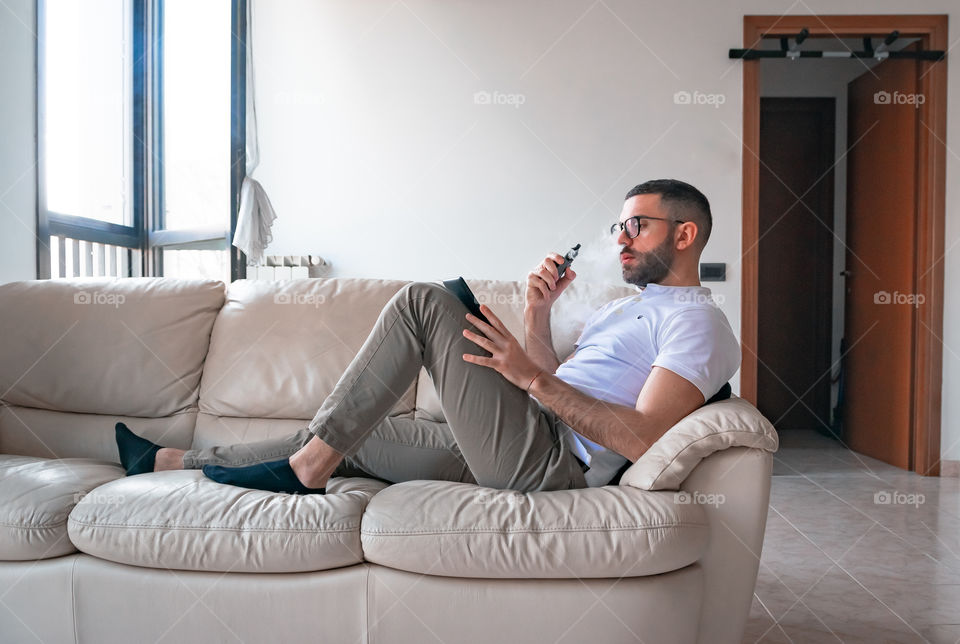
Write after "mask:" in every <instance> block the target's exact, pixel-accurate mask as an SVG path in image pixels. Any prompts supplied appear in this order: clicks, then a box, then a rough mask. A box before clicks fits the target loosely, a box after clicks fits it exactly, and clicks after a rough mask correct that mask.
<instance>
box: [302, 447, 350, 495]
mask: <svg viewBox="0 0 960 644" xmlns="http://www.w3.org/2000/svg"><path fill="white" fill-rule="evenodd" d="M342 460H343V455H342V454H340V453H339V452H337V451H336V450H335V449H333V448H332V447H330V446H329V445H327V444H326V443H324V442H323V441H321V440H320V439H319V438H317V437H314V438H313V439H311V440H310V442H308V443H307V444H306V445H304V446H303V447H302V448H300V449H299V450H298V451H297V452H295V453H294V454H292V455H291V456H290V469H292V470H293V473H294V474H296V475H297V478H298V479H299V480H300V483H302V484H303V485H305V486H306V487H311V488H321V487H326V484H327V481H328V480H329V479H330V475H331V474H333V471H334V470H335V469H336V468H337V465H338V464H339V463H340V461H342Z"/></svg>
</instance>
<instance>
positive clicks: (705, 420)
mask: <svg viewBox="0 0 960 644" xmlns="http://www.w3.org/2000/svg"><path fill="white" fill-rule="evenodd" d="M779 445H780V442H779V438H778V437H777V430H775V429H774V428H773V425H772V424H771V423H770V421H769V420H767V419H766V418H765V417H764V415H763V414H761V413H760V412H759V410H757V408H756V407H754V406H753V405H752V404H750V403H749V402H748V401H746V400H744V399H743V398H739V397H737V396H731V397H730V398H728V399H726V400H721V401H718V402H713V403H710V404H709V405H704V406H702V407H700V408H699V409H696V410H694V411H692V412H691V413H689V414H687V415H686V416H684V417H683V418H682V419H680V422H678V423H677V424H676V425H674V426H673V427H671V428H670V429H669V430H667V432H666V433H665V434H664V435H663V436H661V437H660V438H659V439H657V441H656V442H654V444H653V445H651V446H650V449H648V450H647V451H646V452H644V453H643V455H642V456H641V457H640V458H638V459H637V462H636V463H634V464H633V465H631V466H630V467H629V468H628V469H627V470H626V471H625V472H624V473H623V476H621V477H620V485H629V486H632V487H636V488H639V489H641V490H679V489H680V484H681V483H683V482H684V481H685V480H686V478H687V476H689V475H690V473H691V472H692V471H693V469H694V468H695V467H696V466H697V465H699V464H700V461H702V460H703V459H705V458H706V457H708V456H710V455H711V454H713V453H714V452H719V451H721V450H725V449H727V448H729V447H754V448H757V449H762V450H766V451H768V452H771V453H772V452H776V451H777V448H778V447H779Z"/></svg>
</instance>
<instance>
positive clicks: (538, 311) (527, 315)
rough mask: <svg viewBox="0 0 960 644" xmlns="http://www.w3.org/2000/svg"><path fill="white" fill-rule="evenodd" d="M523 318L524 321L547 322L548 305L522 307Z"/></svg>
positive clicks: (548, 317)
mask: <svg viewBox="0 0 960 644" xmlns="http://www.w3.org/2000/svg"><path fill="white" fill-rule="evenodd" d="M523 319H524V321H528V322H537V323H544V322H549V321H550V307H549V306H538V307H530V306H528V307H524V309H523Z"/></svg>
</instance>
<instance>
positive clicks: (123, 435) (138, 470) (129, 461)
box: [116, 423, 162, 476]
mask: <svg viewBox="0 0 960 644" xmlns="http://www.w3.org/2000/svg"><path fill="white" fill-rule="evenodd" d="M116 430H117V450H118V451H119V452H120V464H121V465H123V469H125V470H126V471H127V476H132V475H134V474H144V473H146V472H152V471H153V467H154V465H155V464H156V458H157V452H158V451H160V448H161V447H162V445H157V444H156V443H151V442H150V441H148V440H147V439H146V438H140V437H139V436H137V435H136V434H134V433H133V432H131V431H130V429H129V428H128V427H127V426H126V425H124V424H123V423H117V426H116Z"/></svg>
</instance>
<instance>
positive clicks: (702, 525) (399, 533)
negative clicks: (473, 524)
mask: <svg viewBox="0 0 960 644" xmlns="http://www.w3.org/2000/svg"><path fill="white" fill-rule="evenodd" d="M709 527H710V525H709V524H707V523H670V524H664V525H651V526H609V527H608V526H596V527H594V526H589V527H581V528H547V529H544V530H536V529H534V530H530V529H526V530H512V529H509V528H507V529H502V530H498V529H495V528H488V529H472V530H442V531H438V530H407V531H391V532H386V531H381V532H377V531H372V530H360V534H365V535H368V536H388V537H389V536H394V535H396V536H403V535H444V534H500V533H505V532H506V533H510V534H524V533H526V534H543V533H550V532H603V531H611V530H664V529H670V528H709Z"/></svg>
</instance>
